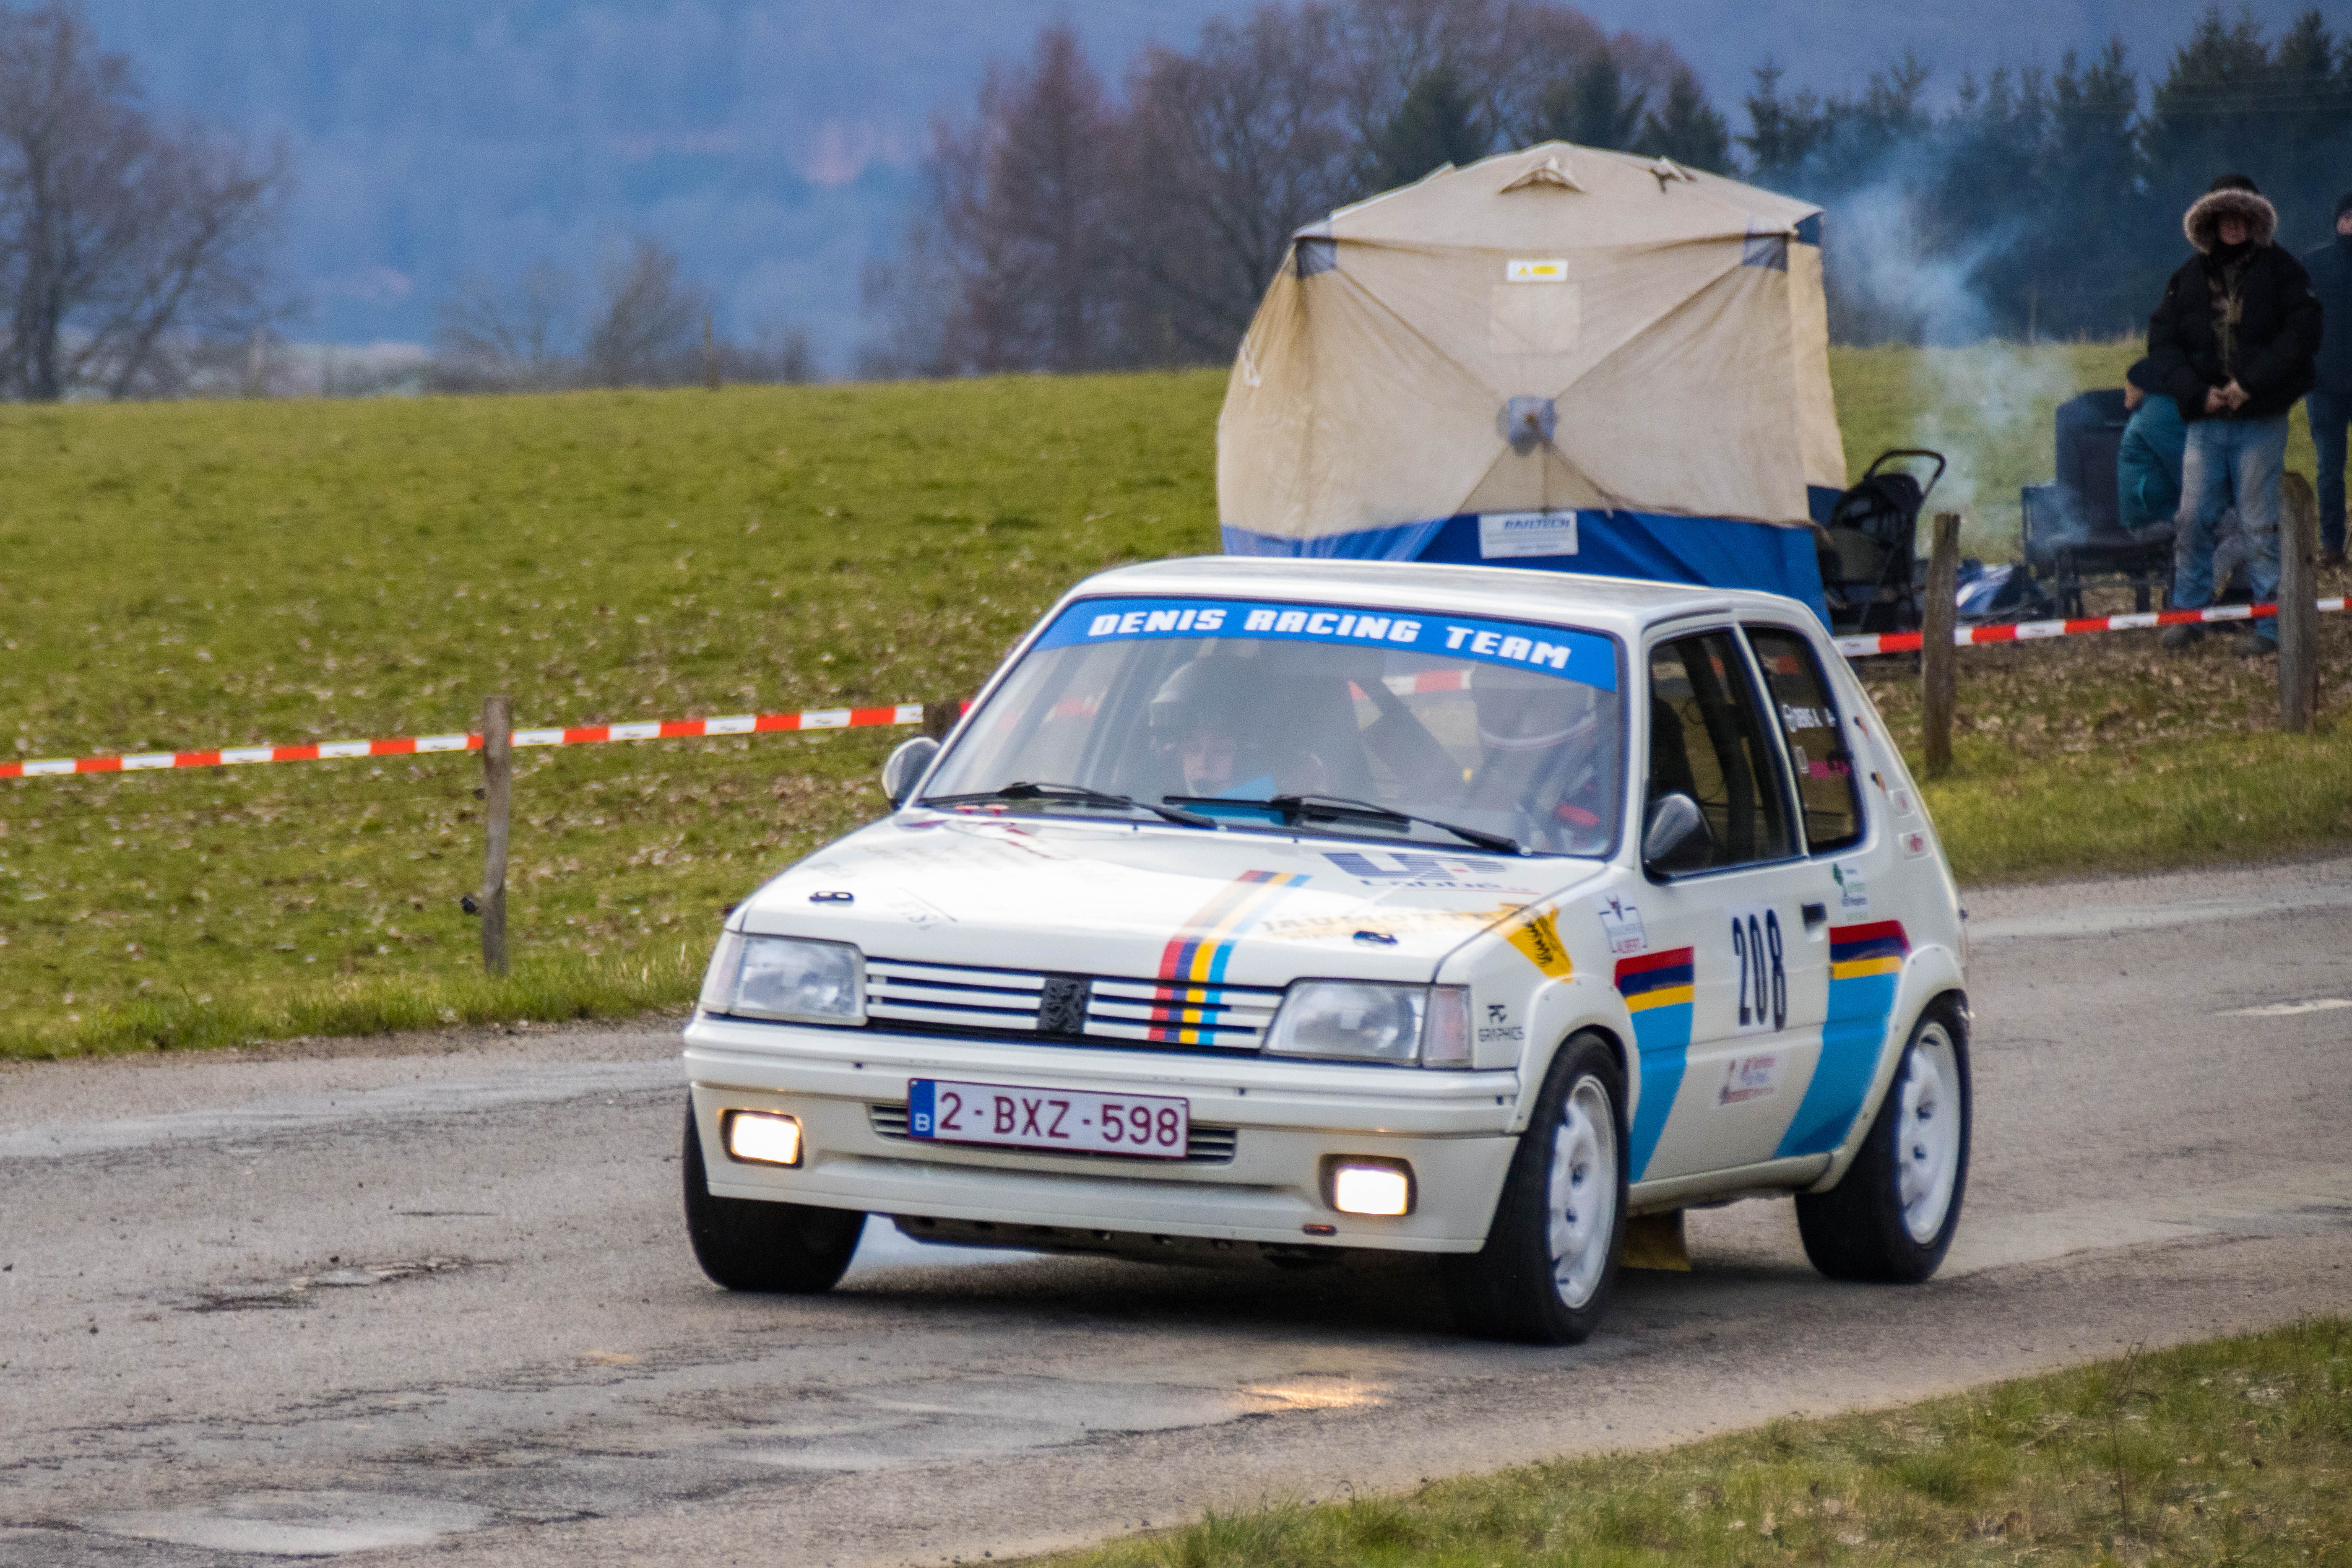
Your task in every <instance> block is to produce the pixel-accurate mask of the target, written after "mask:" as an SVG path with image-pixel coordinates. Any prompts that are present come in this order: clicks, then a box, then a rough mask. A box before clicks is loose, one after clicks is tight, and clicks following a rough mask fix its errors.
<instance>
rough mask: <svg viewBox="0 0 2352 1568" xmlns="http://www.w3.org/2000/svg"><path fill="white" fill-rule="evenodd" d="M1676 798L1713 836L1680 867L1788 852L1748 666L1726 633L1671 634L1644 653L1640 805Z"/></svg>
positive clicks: (1782, 804)
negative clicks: (1646, 711) (1646, 694)
mask: <svg viewBox="0 0 2352 1568" xmlns="http://www.w3.org/2000/svg"><path fill="white" fill-rule="evenodd" d="M1677 793H1679V794H1682V795H1688V796H1690V797H1691V799H1692V800H1694V801H1696V803H1697V805H1698V808H1699V815H1700V816H1703V817H1705V818H1706V826H1707V828H1708V831H1709V833H1710V835H1711V836H1712V838H1713V843H1712V845H1711V847H1710V848H1709V852H1708V854H1707V856H1706V858H1704V859H1703V860H1701V859H1695V860H1693V861H1691V862H1688V863H1687V865H1688V867H1689V868H1696V869H1714V868H1720V867H1725V866H1741V865H1747V864H1748V863H1750V862H1753V861H1759V860H1779V859H1784V858H1787V857H1789V856H1790V855H1792V854H1794V853H1795V850H1794V848H1793V835H1792V833H1791V832H1790V823H1789V813H1788V807H1787V803H1786V798H1785V796H1784V795H1782V793H1781V786H1780V777H1779V774H1778V773H1777V772H1776V771H1775V770H1774V768H1773V765H1772V752H1771V742H1770V738H1769V735H1768V734H1767V733H1766V731H1765V729H1764V725H1763V721H1762V719H1761V717H1760V715H1759V713H1758V711H1757V704H1756V697H1755V694H1754V692H1753V690H1752V689H1750V683H1749V680H1748V660H1747V658H1745V657H1744V656H1743V655H1742V653H1741V651H1740V647H1739V644H1738V641H1737V639H1735V638H1734V637H1733V636H1732V634H1731V633H1729V632H1727V631H1718V632H1702V633H1700V634H1698V635H1697V636H1696V637H1677V638H1675V640H1674V641H1672V642H1665V643H1660V644H1659V645H1658V646H1657V647H1654V648H1652V649H1651V650H1650V780H1649V798H1650V799H1651V800H1652V801H1655V800H1657V799H1659V798H1660V797H1662V796H1664V795H1673V794H1677Z"/></svg>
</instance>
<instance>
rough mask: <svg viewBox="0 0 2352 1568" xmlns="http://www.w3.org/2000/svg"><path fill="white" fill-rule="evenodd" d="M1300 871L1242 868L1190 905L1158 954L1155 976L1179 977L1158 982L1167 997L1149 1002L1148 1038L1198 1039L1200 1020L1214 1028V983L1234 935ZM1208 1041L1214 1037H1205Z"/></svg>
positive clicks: (1299, 881) (1294, 882)
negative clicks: (1210, 894)
mask: <svg viewBox="0 0 2352 1568" xmlns="http://www.w3.org/2000/svg"><path fill="white" fill-rule="evenodd" d="M1306 882H1307V874H1306V873H1305V872H1283V871H1244V872H1243V873H1242V874H1241V875H1240V876H1238V877H1236V878H1234V879H1233V880H1232V881H1231V882H1228V883H1227V884H1225V886H1223V888H1220V889H1217V892H1216V894H1215V896H1214V897H1213V898H1211V899H1210V900H1209V901H1208V902H1207V903H1205V904H1202V906H1201V907H1200V908H1199V909H1198V910H1195V911H1193V914H1192V918H1191V919H1190V920H1187V921H1185V922H1184V924H1183V926H1182V927H1181V929H1180V930H1179V931H1177V933H1176V934H1175V935H1174V936H1173V937H1171V938H1170V939H1169V942H1168V946H1167V947H1166V949H1165V950H1163V951H1162V952H1161V953H1160V979H1161V980H1162V981H1176V982H1180V983H1182V984H1180V985H1177V986H1169V987H1163V989H1162V995H1163V996H1164V997H1165V998H1166V1000H1165V1001H1164V1002H1162V1003H1160V1005H1155V1006H1154V1007H1153V1008H1152V1012H1151V1021H1152V1024H1153V1028H1152V1030H1151V1038H1153V1039H1154V1040H1158V1041H1161V1042H1163V1043H1166V1044H1170V1045H1183V1046H1197V1045H1201V1044H1203V1043H1204V1042H1203V1039H1202V1034H1203V1026H1207V1029H1208V1030H1209V1031H1210V1032H1213V1031H1214V1028H1215V1025H1216V1018H1215V1016H1213V1015H1215V1014H1216V1013H1218V1012H1220V1011H1222V1009H1221V1008H1220V1007H1219V1006H1218V999H1217V996H1216V994H1215V993H1214V992H1213V991H1211V990H1208V989H1205V988H1204V986H1214V985H1216V984H1219V983H1220V982H1222V981H1223V979H1224V977H1225V965H1226V964H1227V963H1229V962H1231V960H1232V958H1233V954H1234V940H1235V939H1236V938H1238V937H1240V936H1241V935H1242V934H1243V933H1244V932H1245V931H1248V930H1249V929H1250V928H1251V927H1253V926H1255V925H1256V924H1257V923H1258V921H1261V920H1263V919H1265V914H1266V911H1267V910H1271V909H1272V908H1273V907H1274V906H1275V904H1276V902H1278V901H1279V900H1281V898H1282V895H1283V894H1284V893H1285V892H1286V891H1288V890H1289V889H1292V888H1297V887H1301V886H1304V885H1305V884H1306ZM1209 1043H1213V1042H1209Z"/></svg>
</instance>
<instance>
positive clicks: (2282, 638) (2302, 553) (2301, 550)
mask: <svg viewBox="0 0 2352 1568" xmlns="http://www.w3.org/2000/svg"><path fill="white" fill-rule="evenodd" d="M2279 500H2280V503H2281V504H2280V507H2279V585H2278V646H2279V728H2280V729H2282V730H2284V731H2286V732H2287V733H2289V734H2291V735H2293V734H2304V733H2307V732H2308V731H2310V729H2311V727H2312V725H2313V724H2314V723H2315V721H2317V720H2318V717H2319V609H2318V605H2317V600H2318V596H2319V499H2318V498H2317V497H2316V496H2315V495H2313V494H2312V493H2311V481H2310V480H2308V479H2305V478H2304V477H2303V476H2302V475H2301V474H2293V473H2291V474H2287V475H2285V476H2284V477H2283V478H2282V479H2280V481H2279Z"/></svg>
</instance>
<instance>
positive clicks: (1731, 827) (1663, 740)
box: [1615, 626, 1829, 1181]
mask: <svg viewBox="0 0 2352 1568" xmlns="http://www.w3.org/2000/svg"><path fill="white" fill-rule="evenodd" d="M1645 662H1646V670H1645V675H1646V680H1645V683H1644V687H1643V690H1644V692H1645V694H1646V699H1647V704H1648V714H1649V756H1648V766H1649V776H1648V780H1647V789H1648V799H1649V801H1650V802H1651V803H1654V802H1656V801H1657V800H1659V799H1661V798H1663V797H1664V796H1665V795H1673V794H1679V795H1687V796H1689V797H1690V798H1691V799H1692V800H1693V801H1694V802H1696V805H1697V806H1698V808H1699V814H1700V816H1702V818H1703V819H1704V820H1705V823H1706V828H1705V842H1704V845H1703V846H1700V847H1698V848H1696V849H1695V850H1691V851H1689V852H1686V853H1685V857H1684V858H1682V859H1681V860H1680V861H1679V862H1677V863H1676V865H1675V869H1674V870H1672V871H1671V872H1666V871H1663V870H1656V869H1654V870H1653V871H1652V875H1651V878H1650V883H1651V885H1650V886H1649V888H1648V889H1646V890H1645V891H1644V892H1643V894H1642V899H1643V908H1642V909H1641V910H1639V911H1638V917H1639V926H1640V930H1641V931H1642V942H1643V951H1641V952H1634V953H1628V954H1624V955H1622V956H1619V957H1618V958H1617V959H1616V960H1615V980H1616V984H1617V987H1618V989H1619V991H1620V992H1621V993H1622V994H1623V996H1624V998H1625V1002H1626V1005H1627V1008H1628V1009H1629V1011H1631V1013H1632V1014H1633V1029H1634V1036H1635V1044H1636V1046H1637V1047H1638V1051H1639V1055H1640V1058H1641V1092H1640V1095H1639V1097H1638V1099H1637V1101H1636V1104H1635V1107H1634V1113H1633V1124H1632V1126H1631V1127H1630V1129H1629V1130H1628V1143H1629V1148H1628V1150H1627V1155H1628V1169H1629V1172H1630V1173H1631V1174H1632V1176H1633V1179H1634V1180H1636V1181H1657V1180H1663V1179H1666V1178H1671V1177H1675V1176H1687V1175H1695V1174H1699V1173H1705V1172H1709V1171H1717V1170H1723V1169H1727V1168H1729V1167H1732V1166H1737V1165H1743V1164H1749V1163H1755V1162H1757V1161H1760V1160H1767V1159H1769V1158H1771V1157H1772V1154H1773V1152H1774V1149H1775V1147H1776V1146H1777V1144H1778V1142H1780V1137H1781V1135H1782V1133H1783V1132H1784V1131H1785V1130H1786V1128H1787V1126H1788V1123H1789V1120H1790V1111H1791V1110H1792V1109H1793V1107H1794V1105H1795V1104H1796V1100H1797V1097H1798V1093H1799V1091H1800V1090H1801V1089H1802V1087H1803V1086H1804V1084H1805V1082H1806V1081H1807V1078H1806V1075H1807V1074H1809V1073H1810V1070H1811V1064H1812V1058H1813V1057H1814V1056H1815V1055H1817V1054H1818V1051H1819V1047H1820V1041H1821V1025H1822V1017H1823V1015H1824V1012H1825V1007H1826V1001H1827V994H1828V988H1829V948H1828V942H1827V941H1826V931H1825V929H1823V928H1822V926H1820V925H1819V924H1818V923H1817V925H1816V927H1815V929H1812V930H1810V931H1809V930H1808V927H1807V919H1806V917H1807V914H1808V911H1807V910H1806V908H1805V906H1806V904H1807V903H1808V902H1818V901H1819V900H1814V899H1812V898H1811V893H1810V892H1809V890H1808V889H1809V887H1810V882H1809V875H1810V873H1811V866H1810V864H1809V862H1808V861H1807V859H1806V858H1805V856H1804V854H1803V850H1802V847H1801V842H1800V839H1799V836H1798V831H1797V826H1796V824H1795V821H1794V815H1795V814H1794V811H1793V804H1794V797H1793V793H1792V791H1791V789H1790V781H1789V779H1788V777H1787V773H1786V766H1787V763H1786V752H1784V750H1783V749H1782V747H1781V745H1780V741H1779V739H1778V737H1777V735H1776V734H1775V733H1774V729H1775V726H1773V725H1772V724H1771V723H1770V722H1769V721H1768V719H1767V716H1766V710H1765V708H1764V705H1763V702H1762V700H1761V693H1760V692H1759V688H1758V679H1757V672H1756V669H1755V668H1754V666H1753V665H1752V663H1751V662H1750V660H1749V658H1748V649H1747V647H1746V645H1745V643H1744V642H1743V640H1742V639H1741V637H1740V636H1739V634H1738V632H1737V631H1736V630H1735V629H1733V628H1732V627H1730V626H1721V627H1717V628H1713V629H1709V630H1704V631H1697V632H1692V633H1687V634H1684V635H1679V636H1674V637H1664V638H1662V639H1660V640H1659V641H1657V642H1656V643H1654V644H1653V645H1652V647H1651V648H1650V650H1649V653H1648V655H1647V658H1646V661H1645Z"/></svg>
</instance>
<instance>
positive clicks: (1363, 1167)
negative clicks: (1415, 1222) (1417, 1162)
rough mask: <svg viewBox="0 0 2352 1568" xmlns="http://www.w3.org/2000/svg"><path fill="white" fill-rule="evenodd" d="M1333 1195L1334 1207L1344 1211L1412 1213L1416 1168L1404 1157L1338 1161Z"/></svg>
mask: <svg viewBox="0 0 2352 1568" xmlns="http://www.w3.org/2000/svg"><path fill="white" fill-rule="evenodd" d="M1330 1194H1331V1206H1332V1207H1333V1208H1335V1209H1338V1210H1339V1212H1340V1213H1341V1214H1365V1215H1407V1214H1411V1213H1412V1166H1410V1165H1408V1164H1406V1163H1404V1162H1403V1161H1402V1160H1366V1159H1341V1160H1337V1161H1334V1162H1333V1163H1332V1165H1331V1174H1330Z"/></svg>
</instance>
